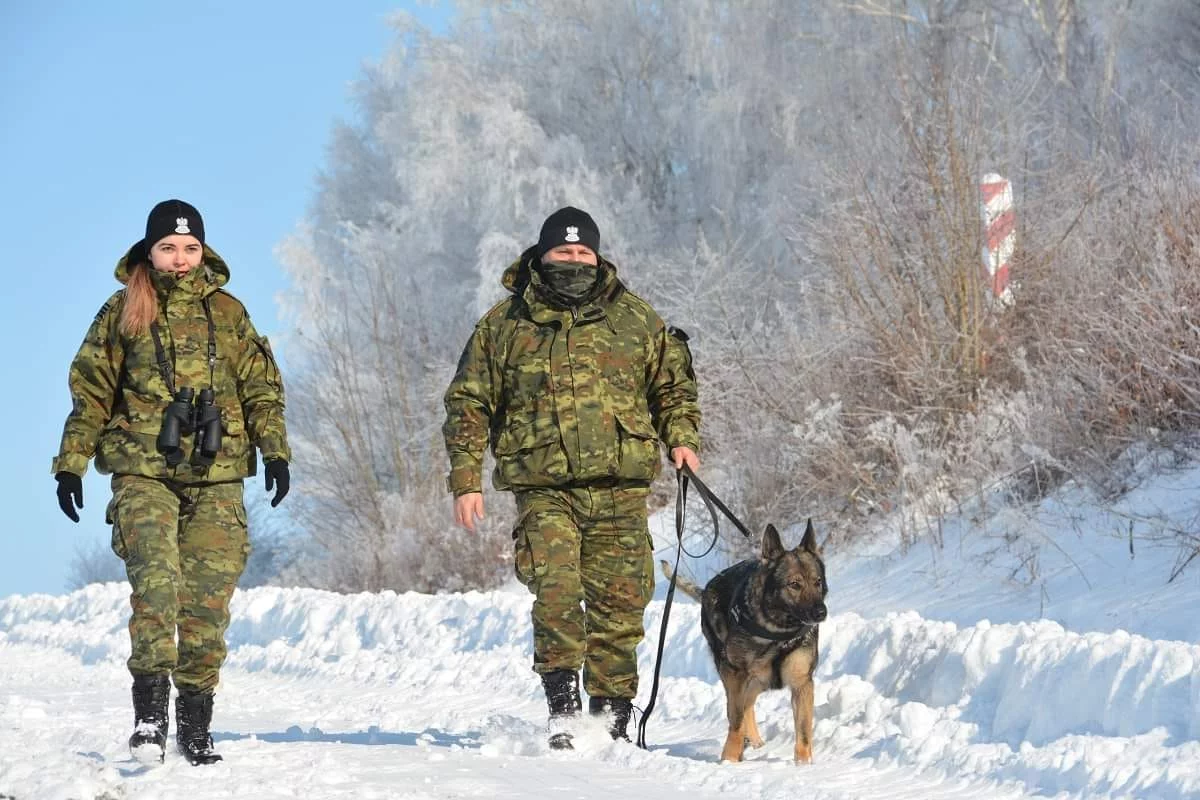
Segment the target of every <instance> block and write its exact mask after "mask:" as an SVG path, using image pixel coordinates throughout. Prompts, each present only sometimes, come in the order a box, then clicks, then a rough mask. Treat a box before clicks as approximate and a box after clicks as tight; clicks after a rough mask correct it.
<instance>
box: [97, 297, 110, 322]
mask: <svg viewBox="0 0 1200 800" xmlns="http://www.w3.org/2000/svg"><path fill="white" fill-rule="evenodd" d="M110 308H112V300H107V301H105V303H104V305H102V306H100V310H99V311H97V312H96V318H95V319H94V320H93V322H99V321H100V320H102V319H104V315H105V314H107V313H108V310H109V309H110Z"/></svg>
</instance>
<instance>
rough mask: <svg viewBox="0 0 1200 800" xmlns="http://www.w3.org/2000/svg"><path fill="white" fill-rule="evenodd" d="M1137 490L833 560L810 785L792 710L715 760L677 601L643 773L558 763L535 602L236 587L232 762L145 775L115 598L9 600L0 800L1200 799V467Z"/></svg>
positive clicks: (594, 736) (1145, 475) (653, 628)
mask: <svg viewBox="0 0 1200 800" xmlns="http://www.w3.org/2000/svg"><path fill="white" fill-rule="evenodd" d="M1129 481H1130V486H1131V488H1130V490H1129V491H1128V492H1127V493H1125V494H1124V495H1123V496H1122V497H1121V498H1120V499H1119V500H1116V501H1113V502H1111V503H1108V504H1104V505H1103V506H1102V504H1100V503H1098V502H1096V500H1095V499H1094V498H1093V497H1092V496H1090V495H1089V493H1087V492H1086V491H1083V490H1081V489H1079V488H1077V487H1066V488H1065V489H1064V490H1063V491H1061V492H1059V493H1057V494H1055V495H1054V496H1053V497H1051V498H1048V499H1046V500H1044V501H1043V502H1041V503H1040V504H1038V505H1036V506H1028V507H1023V508H1014V507H1006V506H1004V505H1002V504H1000V503H998V502H993V503H991V504H990V507H989V506H985V505H982V504H977V505H976V506H975V507H973V508H964V509H963V510H962V512H961V513H960V514H959V515H956V516H954V517H951V518H947V519H945V520H943V521H942V524H941V526H940V528H939V531H940V533H939V536H940V538H941V544H940V546H935V545H933V544H932V543H930V542H922V543H920V544H918V545H916V546H914V547H912V548H911V549H909V550H908V551H907V552H903V553H901V552H899V551H896V552H890V553H889V552H885V553H883V554H878V553H877V554H868V553H866V552H860V553H858V554H842V555H834V556H831V557H830V558H829V564H828V566H829V582H830V584H831V593H830V596H829V607H830V611H831V616H830V619H829V620H828V622H826V623H824V624H823V625H822V630H821V646H822V653H821V663H820V666H819V669H818V673H817V690H816V716H817V724H816V732H815V740H816V741H815V747H814V759H815V763H814V764H812V765H809V766H797V765H795V764H793V763H792V762H791V752H792V732H791V723H790V711H789V708H788V703H787V696H786V694H785V693H783V692H774V693H769V694H767V695H764V696H763V697H761V698H760V699H759V703H758V712H759V720H760V726H761V728H762V732H763V734H764V736H765V738H766V739H767V746H766V747H765V748H763V749H762V750H757V751H749V755H748V758H749V760H748V761H747V762H746V763H742V764H723V763H719V762H718V755H719V752H720V745H721V741H722V739H723V727H724V699H723V693H722V690H721V688H720V683H719V681H718V680H717V678H716V674H715V672H714V670H713V668H712V665H711V662H710V660H709V656H708V653H707V651H706V649H705V647H704V645H703V641H702V637H701V636H700V633H699V610H698V607H697V606H696V605H695V604H694V603H692V602H691V601H689V600H686V599H683V600H680V601H678V602H677V603H676V605H675V606H674V608H673V609H672V613H671V620H670V629H669V633H668V641H667V648H666V652H667V657H666V660H665V663H664V666H663V683H662V686H661V689H660V693H659V698H658V704H657V707H656V709H655V712H654V714H653V716H652V717H651V719H650V722H649V726H648V738H649V740H650V743H651V748H650V750H649V751H648V752H647V751H641V750H638V749H637V748H636V747H634V746H633V745H629V744H623V743H622V744H614V743H612V742H610V741H608V739H607V737H606V736H605V735H604V734H603V732H602V731H600V730H595V729H593V730H590V731H588V732H587V733H586V734H585V735H584V736H583V738H582V740H581V742H580V747H579V749H578V750H577V751H576V752H574V753H567V754H562V753H551V752H550V751H549V750H548V749H547V747H546V745H545V733H544V723H545V709H544V701H543V699H542V695H541V690H540V685H539V683H538V681H537V678H536V676H535V675H534V674H533V673H532V672H531V671H530V669H529V661H530V655H529V649H530V639H531V636H530V627H529V619H528V609H529V596H528V595H527V594H526V593H525V592H524V590H523V589H521V588H520V587H515V586H514V587H512V588H510V589H508V590H504V591H497V592H492V593H468V594H455V595H438V596H428V595H416V594H403V595H396V594H392V593H387V592H385V593H383V594H379V595H367V594H361V595H352V596H344V595H335V594H330V593H323V592H318V591H312V590H301V589H272V588H267V589H256V590H252V591H248V592H239V593H238V594H237V595H236V596H235V598H234V607H233V614H234V622H233V624H232V626H231V628H230V631H229V642H230V657H229V661H228V663H227V666H226V668H225V670H224V672H223V682H222V685H221V687H220V689H219V692H218V697H217V706H216V714H215V719H214V731H215V738H216V740H217V747H218V749H219V750H220V752H221V753H222V754H223V755H224V756H225V758H226V760H225V761H224V762H222V763H221V764H218V765H215V766H211V767H203V768H193V767H190V766H188V765H187V764H186V763H185V762H183V761H182V759H181V758H179V757H177V756H174V754H173V752H169V754H168V758H167V763H166V764H164V765H162V766H160V767H155V768H147V767H142V766H141V765H138V764H136V763H135V762H133V761H132V760H131V759H130V758H129V755H128V752H127V750H126V747H125V739H126V738H127V736H128V734H129V731H130V727H131V722H132V717H131V711H130V708H129V688H128V687H129V679H128V675H127V673H126V672H125V667H124V658H125V657H126V655H127V653H128V647H129V645H128V637H127V634H126V631H125V624H126V619H127V598H126V593H127V587H125V586H124V585H123V584H109V585H102V586H92V587H89V588H88V589H85V590H82V591H78V592H74V593H72V594H69V595H63V596H46V595H35V596H25V597H21V596H9V597H6V598H0V798H16V799H17V800H55V799H58V798H62V799H64V800H65V798H73V799H74V798H78V799H80V800H83V799H85V798H86V799H88V800H90V799H92V798H97V799H98V798H106V799H107V800H117V799H118V798H120V799H121V800H125V799H126V798H129V799H132V798H139V799H143V798H144V799H145V800H150V799H151V798H163V799H164V800H165V799H168V798H189V800H191V799H195V800H199V799H200V798H209V797H222V798H223V797H230V798H235V797H236V798H292V797H302V798H413V799H414V800H417V799H420V800H424V799H425V798H460V797H463V798H466V797H478V798H523V800H528V798H541V797H555V798H559V797H562V798H580V800H612V798H616V797H635V796H638V797H653V798H682V797H688V798H691V800H701V799H702V798H717V797H724V798H728V797H731V796H732V797H743V798H747V800H749V798H764V799H765V800H773V799H774V798H780V799H781V800H782V798H794V797H805V798H914V799H915V798H1019V797H1059V798H1075V797H1079V798H1082V797H1088V798H1099V797H1102V798H1116V797H1121V798H1126V797H1128V798H1142V799H1148V798H1164V799H1169V798H1187V797H1200V714H1198V713H1197V712H1198V710H1200V645H1197V644H1195V642H1196V641H1198V637H1200V615H1198V614H1197V613H1196V611H1195V609H1196V607H1197V599H1200V560H1198V561H1197V562H1196V563H1193V564H1191V565H1190V566H1188V567H1187V568H1185V569H1184V570H1183V571H1182V572H1181V573H1180V574H1179V575H1178V577H1176V578H1175V579H1174V581H1172V582H1170V583H1168V578H1170V577H1171V575H1172V573H1173V572H1174V571H1175V568H1176V567H1177V565H1178V564H1179V550H1178V547H1176V546H1174V545H1169V544H1168V543H1167V541H1166V540H1167V539H1170V538H1171V537H1173V536H1176V535H1178V534H1179V532H1181V531H1182V532H1185V533H1186V532H1189V531H1190V532H1192V533H1198V532H1200V530H1198V525H1197V519H1198V518H1200V469H1197V468H1195V467H1194V466H1192V467H1187V468H1177V469H1167V470H1165V471H1164V470H1163V468H1162V464H1161V463H1159V464H1157V465H1156V466H1154V468H1150V467H1146V468H1143V469H1141V470H1135V471H1132V472H1131V473H1130V477H1129ZM1138 484H1140V485H1138ZM656 524H659V518H656ZM661 524H663V525H666V524H669V515H668V516H664V517H662V518H661ZM661 533H662V534H663V535H665V536H668V537H669V536H670V533H669V531H662V532H661ZM790 533H791V534H792V535H791V536H789V535H787V534H785V539H787V540H789V541H791V540H792V539H793V538H798V536H796V535H795V534H796V531H792V532H790ZM793 543H794V542H793ZM887 549H888V548H879V547H876V548H875V550H876V551H880V550H887ZM663 554H664V555H666V553H665V552H664V553H663ZM661 588H662V587H660V597H661ZM662 611H663V606H662V602H661V600H658V601H656V602H654V603H653V604H652V605H651V608H650V610H649V612H648V613H647V628H648V630H649V631H650V633H649V635H648V639H647V642H646V643H645V645H644V646H643V649H642V669H643V675H644V679H643V685H642V694H641V696H640V697H639V705H641V704H644V703H645V700H646V698H647V696H648V693H649V688H650V679H649V675H650V672H651V668H652V666H653V655H654V646H655V645H656V643H657V635H658V633H657V632H658V628H659V623H660V620H661V615H662Z"/></svg>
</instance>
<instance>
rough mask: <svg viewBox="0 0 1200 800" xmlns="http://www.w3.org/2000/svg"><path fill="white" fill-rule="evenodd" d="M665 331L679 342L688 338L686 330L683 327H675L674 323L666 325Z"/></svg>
mask: <svg viewBox="0 0 1200 800" xmlns="http://www.w3.org/2000/svg"><path fill="white" fill-rule="evenodd" d="M667 333H669V334H671V335H672V336H674V337H675V338H676V339H678V340H679V341H681V342H686V341H687V340H688V339H689V338H690V337H689V336H688V335H687V331H685V330H684V329H683V328H676V327H675V326H674V325H671V326H668V327H667Z"/></svg>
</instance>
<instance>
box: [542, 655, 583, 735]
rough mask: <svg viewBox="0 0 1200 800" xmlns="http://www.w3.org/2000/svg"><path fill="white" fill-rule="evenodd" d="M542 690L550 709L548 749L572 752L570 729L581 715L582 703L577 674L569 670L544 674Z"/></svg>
mask: <svg viewBox="0 0 1200 800" xmlns="http://www.w3.org/2000/svg"><path fill="white" fill-rule="evenodd" d="M542 688H544V689H545V690H546V704H547V705H548V706H549V707H550V724H549V726H548V727H549V730H550V749H551V750H574V749H575V747H574V745H572V744H571V739H572V738H573V733H572V730H571V729H572V728H573V727H574V724H575V723H576V722H577V721H578V720H579V717H580V715H581V714H582V713H583V701H582V700H580V699H579V673H577V672H575V671H574V670H570V669H559V670H554V671H553V672H544V673H542Z"/></svg>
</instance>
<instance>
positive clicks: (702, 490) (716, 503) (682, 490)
mask: <svg viewBox="0 0 1200 800" xmlns="http://www.w3.org/2000/svg"><path fill="white" fill-rule="evenodd" d="M689 482H691V483H694V484H696V492H697V493H698V494H699V495H700V499H701V500H703V501H704V507H705V508H707V509H708V515H709V517H710V518H711V519H712V525H713V538H712V543H710V544H709V546H708V549H707V550H705V551H704V552H703V553H700V554H699V555H693V554H692V553H687V548H685V547H684V546H683V523H684V518H685V514H686V511H687V491H688V483H689ZM675 484H676V492H675V538H676V544H677V547H676V549H675V568H674V569H673V570H672V571H671V583H670V585H669V586H668V587H667V597H666V600H665V602H664V603H663V618H662V626H661V628H660V629H659V631H658V654H657V655H656V656H655V658H654V681H653V683H651V684H650V700H649V702H647V703H646V708H645V710H644V711H642V718H641V720H639V721H638V738H637V746H638V747H640V748H642V749H643V750H647V749H649V748H648V746H647V745H646V721H647V720H648V719H649V718H650V712H652V711H653V710H654V703H655V700H656V699H657V698H658V679H659V673H660V671H661V670H662V659H663V649H664V647H665V646H666V643H667V622H668V620H669V619H670V618H671V602H672V601H673V600H674V599H675V582H676V580H677V579H678V576H679V560H680V559H681V558H682V557H683V554H684V553H687V554H688V555H689V556H690V557H692V558H703V557H704V556H706V555H708V554H709V553H711V552H712V551H713V548H714V547H716V546H717V542H719V541H720V540H721V523H720V520H719V519H718V518H717V511H718V510H720V512H721V513H722V514H724V515H725V516H726V517H728V518H729V521H730V522H732V523H733V524H734V526H735V527H736V528H737V529H738V530H739V531H741V532H742V535H743V536H745V537H746V538H747V539H750V538H752V537H751V536H750V529H749V528H747V527H746V526H745V524H743V523H742V521H741V520H740V519H738V518H737V516H736V515H735V514H734V513H733V512H732V511H730V510H729V506H727V505H725V504H724V503H722V502H721V498H719V497H717V496H716V495H715V494H714V493H713V491H712V489H709V488H708V486H707V485H705V483H704V481H702V480H700V479H699V478H698V477H696V473H694V472H692V468H691V467H689V466H688V465H687V464H684V465H683V466H682V467H681V468H680V469H678V470H676V471H675Z"/></svg>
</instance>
